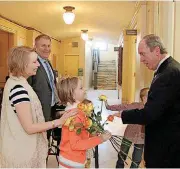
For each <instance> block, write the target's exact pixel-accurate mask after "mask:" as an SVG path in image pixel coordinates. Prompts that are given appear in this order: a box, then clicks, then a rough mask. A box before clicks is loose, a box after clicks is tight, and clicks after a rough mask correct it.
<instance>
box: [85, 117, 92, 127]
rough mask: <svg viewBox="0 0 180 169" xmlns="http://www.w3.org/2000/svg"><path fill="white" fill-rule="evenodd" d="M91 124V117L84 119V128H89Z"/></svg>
mask: <svg viewBox="0 0 180 169" xmlns="http://www.w3.org/2000/svg"><path fill="white" fill-rule="evenodd" d="M91 126H92V120H91V119H89V118H88V119H86V121H85V128H89V127H91Z"/></svg>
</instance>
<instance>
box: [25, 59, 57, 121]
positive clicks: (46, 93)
mask: <svg viewBox="0 0 180 169" xmlns="http://www.w3.org/2000/svg"><path fill="white" fill-rule="evenodd" d="M38 61H39V63H40V66H39V68H38V70H37V73H36V75H35V76H31V77H29V78H28V82H29V84H30V85H31V86H32V88H33V89H34V91H35V92H36V94H37V96H38V98H39V100H40V102H41V105H42V109H43V114H44V118H45V121H49V120H50V118H51V100H52V89H51V85H50V82H49V78H48V75H47V73H46V70H45V69H44V67H43V65H42V64H41V62H40V60H39V59H38ZM50 65H51V64H50ZM51 68H52V66H51ZM54 79H56V78H54ZM55 83H56V82H55Z"/></svg>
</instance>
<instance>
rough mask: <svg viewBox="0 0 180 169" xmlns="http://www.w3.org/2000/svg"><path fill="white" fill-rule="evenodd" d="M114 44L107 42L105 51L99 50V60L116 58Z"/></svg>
mask: <svg viewBox="0 0 180 169" xmlns="http://www.w3.org/2000/svg"><path fill="white" fill-rule="evenodd" d="M114 47H115V45H114V44H108V49H107V51H100V61H109V60H115V61H116V60H117V56H118V52H115V51H114Z"/></svg>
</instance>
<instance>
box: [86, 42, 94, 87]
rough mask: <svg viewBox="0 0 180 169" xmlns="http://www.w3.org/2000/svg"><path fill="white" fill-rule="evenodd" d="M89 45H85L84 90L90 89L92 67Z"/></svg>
mask: <svg viewBox="0 0 180 169" xmlns="http://www.w3.org/2000/svg"><path fill="white" fill-rule="evenodd" d="M91 47H92V46H91V44H90V43H86V44H85V88H86V89H89V88H91V87H92V73H93V71H92V66H93V57H92V54H91V52H92V48H91Z"/></svg>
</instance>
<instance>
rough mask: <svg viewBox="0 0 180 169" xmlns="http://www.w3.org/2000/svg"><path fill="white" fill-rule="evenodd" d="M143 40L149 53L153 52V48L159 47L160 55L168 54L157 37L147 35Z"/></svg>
mask: <svg viewBox="0 0 180 169" xmlns="http://www.w3.org/2000/svg"><path fill="white" fill-rule="evenodd" d="M143 40H144V41H145V43H146V45H147V46H148V47H149V48H150V51H151V52H152V51H153V50H154V48H155V47H159V49H160V53H161V54H167V53H168V52H167V50H166V48H165V47H164V45H163V43H162V41H161V39H160V37H159V36H156V35H154V34H149V35H146V36H144V37H143Z"/></svg>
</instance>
